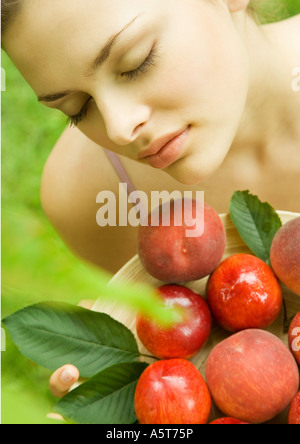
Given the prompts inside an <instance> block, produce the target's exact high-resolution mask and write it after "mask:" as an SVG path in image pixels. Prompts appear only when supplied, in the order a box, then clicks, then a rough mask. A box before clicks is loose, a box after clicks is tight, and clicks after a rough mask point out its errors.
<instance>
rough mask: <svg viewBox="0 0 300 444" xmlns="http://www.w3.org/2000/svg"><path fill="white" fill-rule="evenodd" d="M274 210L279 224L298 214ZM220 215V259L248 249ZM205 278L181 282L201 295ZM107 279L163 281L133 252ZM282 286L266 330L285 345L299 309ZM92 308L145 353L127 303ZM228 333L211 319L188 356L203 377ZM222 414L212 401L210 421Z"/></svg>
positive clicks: (104, 303)
mask: <svg viewBox="0 0 300 444" xmlns="http://www.w3.org/2000/svg"><path fill="white" fill-rule="evenodd" d="M278 214H279V216H280V218H281V220H282V223H283V224H285V223H286V222H288V221H289V220H292V219H294V218H296V217H299V216H300V213H290V212H284V211H278ZM220 217H221V219H222V222H223V224H224V227H225V229H226V236H227V245H226V250H225V253H224V257H223V259H226V258H227V257H229V256H231V255H233V254H236V253H251V251H250V250H249V248H248V247H247V246H246V245H245V243H244V241H243V240H242V239H241V237H240V235H239V233H238V231H237V230H236V228H235V227H234V225H233V224H232V221H231V219H230V216H229V215H228V214H222V215H220ZM207 280H208V277H207V278H205V279H201V280H198V281H193V282H190V283H185V284H184V285H185V286H187V287H189V288H191V289H192V290H194V291H196V292H197V293H199V294H201V295H202V296H204V297H205V288H206V283H207ZM111 282H112V283H113V282H118V284H122V285H124V286H126V285H130V284H132V283H136V282H139V283H142V284H147V285H150V286H153V287H154V288H155V287H158V286H160V285H162V284H165V282H161V281H158V280H156V279H154V278H153V277H152V276H150V275H149V273H148V272H147V271H146V270H145V269H144V267H143V265H142V264H141V262H140V259H139V257H138V255H136V256H134V257H133V258H132V259H131V260H130V261H129V262H128V263H127V264H126V265H125V266H124V267H122V268H121V269H120V270H119V272H117V273H116V274H115V275H114V277H113V278H112V280H111ZM282 288H283V294H284V300H285V306H283V307H282V310H281V313H280V315H279V316H278V318H277V320H276V321H275V322H274V323H273V324H272V325H271V326H270V327H268V328H267V329H266V330H268V331H270V332H271V333H273V334H275V335H276V336H278V337H279V338H280V339H281V340H282V341H283V342H284V343H285V344H286V345H287V344H288V338H287V331H286V328H285V321H286V319H291V318H292V317H293V316H294V315H295V314H296V313H297V312H298V311H300V296H297V295H296V294H295V293H293V292H292V291H290V290H289V289H288V288H287V287H285V286H284V285H282ZM93 310H95V311H99V312H102V313H107V314H109V315H110V316H112V317H113V318H114V319H116V320H118V321H120V322H122V323H123V324H124V325H126V326H127V327H128V328H129V329H130V330H131V331H132V332H133V334H134V335H135V337H136V340H137V342H138V345H139V350H140V352H141V354H142V355H143V354H145V355H147V354H149V352H148V351H147V350H146V349H145V347H144V346H143V345H142V343H141V342H140V340H139V338H138V337H137V334H136V329H135V317H136V313H135V312H134V311H133V310H131V309H128V307H126V306H125V305H124V306H120V303H119V302H112V303H109V302H107V301H103V300H101V299H98V300H97V301H96V303H95V305H94V307H93ZM285 310H286V312H285ZM230 334H231V333H229V332H227V331H225V330H224V329H223V328H222V327H220V326H218V325H217V324H216V323H215V322H213V328H212V333H211V336H210V338H209V340H208V342H207V343H206V345H205V346H204V347H203V348H202V349H201V350H200V352H199V353H198V354H197V355H196V356H194V357H193V358H192V359H191V362H193V363H194V364H195V365H196V367H197V368H198V369H199V370H200V372H201V374H202V376H203V377H205V365H206V360H207V357H208V355H209V353H210V351H211V350H212V349H213V348H214V346H216V345H217V344H218V343H219V342H220V341H222V340H223V339H225V338H226V337H228V336H229V335H230ZM142 360H143V361H147V362H151V359H149V358H145V359H142ZM287 412H288V409H286V410H285V411H284V412H282V414H281V415H280V416H278V417H277V418H275V419H274V420H272V421H270V423H281V424H282V423H283V424H286V423H287ZM222 416H225V415H224V414H222V413H221V412H220V411H219V410H218V409H217V407H216V406H215V405H213V408H212V413H211V417H210V421H212V420H213V419H216V418H220V417H222Z"/></svg>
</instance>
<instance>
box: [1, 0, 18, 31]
mask: <svg viewBox="0 0 300 444" xmlns="http://www.w3.org/2000/svg"><path fill="white" fill-rule="evenodd" d="M23 3H24V0H1V35H2V36H3V35H4V34H5V32H6V31H7V28H8V26H9V25H10V24H11V23H12V22H13V20H14V19H15V18H16V17H17V16H18V14H19V13H20V12H21V9H22V7H23Z"/></svg>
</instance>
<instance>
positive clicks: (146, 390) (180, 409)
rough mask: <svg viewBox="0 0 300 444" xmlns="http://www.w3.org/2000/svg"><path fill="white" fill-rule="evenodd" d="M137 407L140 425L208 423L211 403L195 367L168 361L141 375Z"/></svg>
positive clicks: (160, 362)
mask: <svg viewBox="0 0 300 444" xmlns="http://www.w3.org/2000/svg"><path fill="white" fill-rule="evenodd" d="M134 405H135V413H136V416H137V418H138V421H139V423H140V424H207V422H208V419H209V415H210V412H211V405H212V403H211V396H210V393H209V390H208V387H207V385H206V383H205V381H204V379H203V377H202V375H201V373H200V372H199V370H198V369H197V368H196V367H195V366H194V364H192V363H191V362H190V361H188V360H185V359H168V360H161V361H158V362H155V363H154V364H151V365H150V366H149V367H147V368H146V370H145V371H144V372H143V373H142V375H141V377H140V379H139V381H138V383H137V387H136V392H135V398H134Z"/></svg>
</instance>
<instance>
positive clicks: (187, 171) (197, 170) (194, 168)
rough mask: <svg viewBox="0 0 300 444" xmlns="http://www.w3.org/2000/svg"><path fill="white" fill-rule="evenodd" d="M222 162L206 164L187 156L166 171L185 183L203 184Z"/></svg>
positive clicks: (191, 184)
mask: <svg viewBox="0 0 300 444" xmlns="http://www.w3.org/2000/svg"><path fill="white" fill-rule="evenodd" d="M221 163H222V162H220V163H218V164H215V163H214V164H211V165H209V164H206V165H205V164H204V163H203V162H200V161H199V160H198V161H197V159H193V158H188V157H187V158H184V159H180V160H178V161H177V162H175V163H174V164H173V165H171V166H170V167H169V168H168V169H166V170H165V171H166V173H168V174H169V175H170V176H171V177H173V179H175V180H177V181H178V182H180V183H182V184H183V185H190V186H195V185H199V184H202V183H203V182H204V181H205V180H206V179H208V178H209V177H210V176H212V175H213V174H214V173H215V172H216V171H217V170H218V168H219V166H220V164H221Z"/></svg>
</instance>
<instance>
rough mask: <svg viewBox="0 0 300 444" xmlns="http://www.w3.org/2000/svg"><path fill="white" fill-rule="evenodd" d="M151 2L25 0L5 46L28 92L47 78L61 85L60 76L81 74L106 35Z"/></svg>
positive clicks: (115, 30) (107, 36) (136, 0)
mask: <svg viewBox="0 0 300 444" xmlns="http://www.w3.org/2000/svg"><path fill="white" fill-rule="evenodd" d="M156 2H157V0H143V1H141V0H126V1H125V0H89V1H87V0H51V1H46V2H44V1H41V0H25V3H24V9H23V11H22V13H21V14H20V15H19V16H18V17H17V19H16V20H15V22H13V24H12V26H11V27H10V28H9V29H8V31H7V34H6V36H5V41H4V44H5V49H6V51H7V52H8V54H9V56H10V57H11V59H12V61H13V62H14V63H15V65H16V66H17V68H18V69H19V70H20V72H21V73H22V75H23V76H24V78H25V79H26V80H27V81H28V83H29V84H30V85H31V86H32V87H33V89H34V90H36V91H37V90H38V89H39V88H40V87H41V85H42V84H45V83H49V81H50V79H51V87H53V88H54V89H55V88H56V87H58V88H59V89H61V88H62V87H63V85H62V84H61V78H62V77H63V76H62V74H67V72H69V73H72V75H74V77H75V75H76V74H77V73H78V74H79V72H81V73H82V67H83V66H85V68H86V66H87V63H90V62H91V58H90V57H91V55H92V54H93V55H95V54H96V53H97V51H99V49H100V47H101V46H102V45H104V44H105V43H106V42H107V40H108V38H109V37H110V36H111V35H113V34H115V33H117V32H119V31H120V30H121V29H122V28H123V27H124V26H125V25H126V24H127V23H128V22H129V21H130V20H132V19H133V18H134V17H135V16H136V15H138V14H139V13H142V12H143V11H144V10H145V9H146V8H147V5H148V4H149V5H150V4H152V5H153V4H155V3H156ZM56 78H57V83H59V84H57V85H55V79H56ZM53 83H54V84H53ZM66 86H69V85H66Z"/></svg>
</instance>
